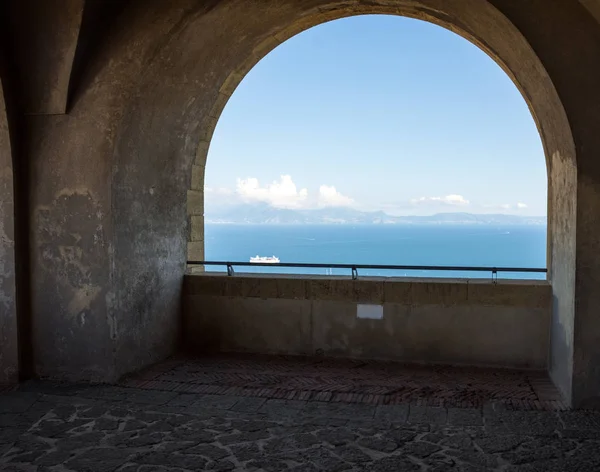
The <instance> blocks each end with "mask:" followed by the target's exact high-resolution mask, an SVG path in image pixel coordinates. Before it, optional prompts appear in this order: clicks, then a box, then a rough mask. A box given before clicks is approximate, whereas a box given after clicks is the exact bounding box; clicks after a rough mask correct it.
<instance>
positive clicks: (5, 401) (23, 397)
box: [0, 392, 38, 414]
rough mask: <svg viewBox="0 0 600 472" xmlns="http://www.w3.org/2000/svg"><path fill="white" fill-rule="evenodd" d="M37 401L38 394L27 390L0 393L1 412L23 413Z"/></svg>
mask: <svg viewBox="0 0 600 472" xmlns="http://www.w3.org/2000/svg"><path fill="white" fill-rule="evenodd" d="M36 401H38V395H36V394H34V393H26V392H14V393H8V394H3V395H0V413H1V414H4V413H23V412H25V411H27V410H28V409H29V408H30V407H31V406H32V405H33V404H34V403H35V402H36Z"/></svg>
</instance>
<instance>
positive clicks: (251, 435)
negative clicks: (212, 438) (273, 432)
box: [217, 431, 270, 446]
mask: <svg viewBox="0 0 600 472" xmlns="http://www.w3.org/2000/svg"><path fill="white" fill-rule="evenodd" d="M269 436H270V434H269V432H268V431H251V432H242V433H236V434H228V435H225V436H219V437H218V438H217V440H218V441H219V442H220V443H221V444H223V445H224V446H226V445H228V444H239V443H244V442H253V441H258V440H259V439H267V438H268V437H269Z"/></svg>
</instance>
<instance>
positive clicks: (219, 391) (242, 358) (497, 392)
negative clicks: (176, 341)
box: [120, 354, 566, 411]
mask: <svg viewBox="0 0 600 472" xmlns="http://www.w3.org/2000/svg"><path fill="white" fill-rule="evenodd" d="M120 384H121V385H122V386H126V387H133V388H139V389H144V390H158V391H172V392H180V393H196V394H212V395H234V396H245V397H257V398H269V399H285V400H303V401H306V400H315V401H321V402H333V403H363V404H373V405H394V404H404V403H414V404H416V405H420V406H438V407H457V408H482V407H483V406H484V405H485V404H486V403H488V402H495V403H502V404H503V405H504V406H505V407H506V408H508V409H514V410H546V411H556V410H565V409H566V407H565V404H564V403H563V401H562V399H561V397H560V394H559V393H558V391H557V390H556V388H555V387H554V386H553V384H552V382H551V381H550V379H549V378H548V376H547V375H546V374H545V373H542V372H534V371H514V370H506V369H490V368H471V367H469V368H467V367H448V366H421V365H405V364H400V363H394V362H382V361H364V360H350V359H330V358H322V357H321V358H320V357H294V356H263V355H248V354H244V355H239V354H238V355H235V354H231V355H216V356H208V357H203V358H197V359H186V358H175V359H172V360H169V361H167V362H165V363H161V364H158V365H156V366H153V367H151V368H149V369H146V370H144V371H142V372H139V373H137V374H135V375H133V376H130V377H127V378H125V379H123V380H122V382H121V383H120Z"/></svg>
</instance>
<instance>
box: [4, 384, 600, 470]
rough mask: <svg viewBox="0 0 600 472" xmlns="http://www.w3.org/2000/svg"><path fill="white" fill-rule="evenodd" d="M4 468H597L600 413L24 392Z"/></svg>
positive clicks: (16, 404)
mask: <svg viewBox="0 0 600 472" xmlns="http://www.w3.org/2000/svg"><path fill="white" fill-rule="evenodd" d="M0 470H3V471H36V470H37V471H47V472H49V471H56V472H58V471H97V472H108V471H121V472H133V471H136V472H151V471H188V470H191V471H194V470H214V471H246V470H247V471H287V470H290V471H296V472H301V471H302V472H310V471H345V470H347V471H373V472H378V471H394V472H395V471H437V472H441V471H483V470H497V471H545V472H549V471H561V472H562V471H598V470H600V413H594V412H581V411H517V410H509V409H507V408H506V405H502V404H499V403H488V404H485V405H483V406H482V407H481V408H442V407H432V406H422V405H416V404H414V403H406V404H395V405H370V404H356V403H332V402H319V401H302V400H279V399H265V398H257V397H248V396H231V395H207V394H189V393H178V392H166V391H152V390H143V389H135V388H125V387H119V386H84V385H64V384H62V385H61V384H53V383H48V382H31V383H27V384H23V385H21V386H20V387H19V390H18V391H16V392H9V393H3V394H0Z"/></svg>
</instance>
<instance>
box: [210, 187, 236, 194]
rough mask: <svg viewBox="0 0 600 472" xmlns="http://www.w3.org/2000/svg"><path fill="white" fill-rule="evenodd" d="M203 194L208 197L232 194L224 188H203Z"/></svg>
mask: <svg viewBox="0 0 600 472" xmlns="http://www.w3.org/2000/svg"><path fill="white" fill-rule="evenodd" d="M204 193H205V194H210V195H232V194H233V192H232V191H231V189H228V188H224V187H219V188H213V187H204Z"/></svg>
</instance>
